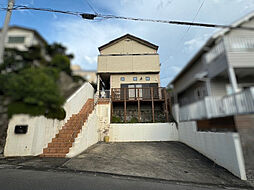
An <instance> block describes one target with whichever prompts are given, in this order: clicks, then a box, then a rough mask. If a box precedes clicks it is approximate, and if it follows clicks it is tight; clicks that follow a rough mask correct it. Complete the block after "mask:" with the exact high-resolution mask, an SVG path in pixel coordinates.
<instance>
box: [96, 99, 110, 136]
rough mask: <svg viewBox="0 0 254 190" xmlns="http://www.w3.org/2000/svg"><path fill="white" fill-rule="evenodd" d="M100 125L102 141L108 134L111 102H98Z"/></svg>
mask: <svg viewBox="0 0 254 190" xmlns="http://www.w3.org/2000/svg"><path fill="white" fill-rule="evenodd" d="M96 107H97V116H98V125H99V130H100V131H99V132H100V141H103V139H104V136H106V135H108V130H109V127H110V117H111V115H110V107H111V104H110V103H109V104H98V105H97V106H96Z"/></svg>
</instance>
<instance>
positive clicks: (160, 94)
mask: <svg viewBox="0 0 254 190" xmlns="http://www.w3.org/2000/svg"><path fill="white" fill-rule="evenodd" d="M168 100H169V98H168V95H167V91H166V88H161V87H158V88H155V87H150V88H112V89H111V101H112V106H111V118H112V115H113V103H114V102H123V103H124V122H126V107H127V102H133V101H134V102H137V103H138V106H137V110H138V120H139V122H140V121H141V111H140V102H142V101H146V102H151V109H152V114H153V122H155V117H154V114H155V113H154V102H158V101H159V102H162V103H163V102H164V103H165V109H164V112H165V116H166V121H167V122H168V121H169V117H168V113H169V111H168V104H169V103H168Z"/></svg>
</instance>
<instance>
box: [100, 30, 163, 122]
mask: <svg viewBox="0 0 254 190" xmlns="http://www.w3.org/2000/svg"><path fill="white" fill-rule="evenodd" d="M157 50H158V46H156V45H154V44H152V43H150V42H148V41H145V40H143V39H140V38H138V37H135V36H133V35H130V34H126V35H124V36H122V37H120V38H117V39H115V40H113V41H110V42H109V43H107V44H105V45H103V46H101V47H99V52H100V54H99V56H98V71H97V72H98V86H97V90H98V92H99V96H100V98H111V102H112V106H111V113H112V118H115V119H116V117H117V119H116V120H118V121H123V122H130V121H132V122H134V121H135V120H138V121H139V122H155V121H156V120H165V117H164V118H159V117H160V114H154V112H155V111H160V110H162V114H161V115H164V116H165V113H164V110H167V108H166V107H167V105H165V104H167V103H165V102H167V101H166V99H167V98H165V94H166V91H165V89H163V88H161V87H160V61H159V54H158V53H157ZM163 106H164V107H163ZM157 116H158V117H157ZM167 117H168V116H167Z"/></svg>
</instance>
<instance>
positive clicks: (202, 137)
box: [178, 121, 246, 180]
mask: <svg viewBox="0 0 254 190" xmlns="http://www.w3.org/2000/svg"><path fill="white" fill-rule="evenodd" d="M178 127H179V141H181V142H183V143H185V144H187V145H188V146H190V147H192V148H194V149H195V150H197V151H198V152H200V153H201V154H203V155H204V156H206V157H208V158H209V159H211V160H212V161H214V162H215V163H216V164H218V165H220V166H222V167H224V168H226V169H227V170H228V171H230V172H231V173H233V174H234V175H236V176H238V177H239V178H241V179H242V180H246V173H245V166H244V159H243V154H242V149H241V144H240V137H239V134H238V133H231V132H230V133H218V132H216V133H215V132H198V131H197V126H196V122H195V121H193V122H182V123H180V124H179V126H178Z"/></svg>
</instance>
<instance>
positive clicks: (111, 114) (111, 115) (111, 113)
mask: <svg viewBox="0 0 254 190" xmlns="http://www.w3.org/2000/svg"><path fill="white" fill-rule="evenodd" d="M112 97H113V89H112V88H111V112H110V123H111V122H112V117H113V98H112Z"/></svg>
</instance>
